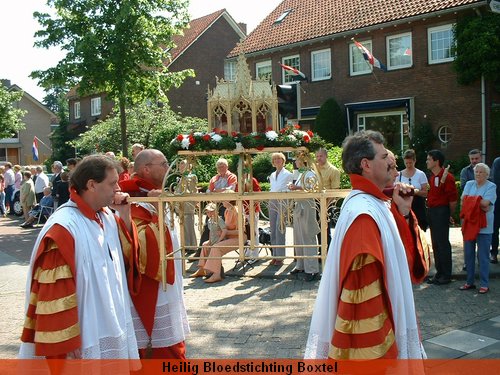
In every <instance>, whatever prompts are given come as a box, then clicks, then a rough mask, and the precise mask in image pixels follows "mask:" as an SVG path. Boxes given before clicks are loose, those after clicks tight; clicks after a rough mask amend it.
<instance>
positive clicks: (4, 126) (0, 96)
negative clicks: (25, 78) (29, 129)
mask: <svg viewBox="0 0 500 375" xmlns="http://www.w3.org/2000/svg"><path fill="white" fill-rule="evenodd" d="M22 97H23V92H22V91H9V90H7V88H6V87H5V86H3V85H2V84H0V139H2V138H9V137H12V134H14V133H16V132H18V131H19V130H22V129H24V126H25V125H24V122H23V121H22V117H23V116H24V115H25V114H26V111H25V110H23V109H20V108H16V106H15V103H16V102H18V101H20V100H21V98H22Z"/></svg>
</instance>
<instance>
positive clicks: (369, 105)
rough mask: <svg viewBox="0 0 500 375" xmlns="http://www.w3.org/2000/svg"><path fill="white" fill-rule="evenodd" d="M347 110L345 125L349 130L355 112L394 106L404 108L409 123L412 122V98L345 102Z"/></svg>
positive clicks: (393, 107)
mask: <svg viewBox="0 0 500 375" xmlns="http://www.w3.org/2000/svg"><path fill="white" fill-rule="evenodd" d="M345 107H346V110H347V126H348V130H349V132H352V131H353V130H355V129H352V126H355V125H356V121H354V120H355V116H356V114H357V113H363V112H370V111H379V110H383V109H395V108H405V110H406V114H407V115H408V121H409V125H411V124H412V123H413V121H412V117H411V116H412V115H413V111H412V107H413V98H398V99H387V100H374V101H369V102H357V103H347V104H345Z"/></svg>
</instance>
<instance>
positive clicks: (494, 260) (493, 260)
mask: <svg viewBox="0 0 500 375" xmlns="http://www.w3.org/2000/svg"><path fill="white" fill-rule="evenodd" d="M490 263H491V264H498V258H497V257H491V259H490Z"/></svg>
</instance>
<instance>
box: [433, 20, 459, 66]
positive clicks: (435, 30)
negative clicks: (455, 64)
mask: <svg viewBox="0 0 500 375" xmlns="http://www.w3.org/2000/svg"><path fill="white" fill-rule="evenodd" d="M442 31H449V32H450V33H451V39H450V41H449V44H450V45H449V47H448V48H439V49H437V48H434V49H433V47H434V46H433V44H432V34H434V33H438V32H442ZM454 43H455V41H454V38H453V24H452V23H449V24H446V25H441V26H436V27H429V28H428V29H427V56H428V62H429V64H441V63H445V62H450V61H453V60H454V59H455V56H454V55H452V51H451V49H452V46H453V44H454ZM446 49H449V54H450V56H449V57H445V58H436V59H433V58H432V51H433V50H434V51H435V50H446Z"/></svg>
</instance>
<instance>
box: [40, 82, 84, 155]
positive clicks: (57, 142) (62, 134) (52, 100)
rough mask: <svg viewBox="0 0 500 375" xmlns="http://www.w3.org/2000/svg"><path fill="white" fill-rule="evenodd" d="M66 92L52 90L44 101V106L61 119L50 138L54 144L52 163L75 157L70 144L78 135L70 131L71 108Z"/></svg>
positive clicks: (59, 89) (62, 89)
mask: <svg viewBox="0 0 500 375" xmlns="http://www.w3.org/2000/svg"><path fill="white" fill-rule="evenodd" d="M66 92H67V90H65V89H64V88H53V89H50V91H49V92H48V94H47V95H46V96H45V98H44V99H43V102H44V104H45V105H46V106H48V107H49V108H50V109H51V110H52V111H53V112H55V113H57V117H58V118H59V126H58V127H57V128H56V129H55V130H54V132H53V133H52V135H51V137H50V141H51V142H52V157H51V159H50V162H51V163H52V162H53V161H54V160H60V161H62V162H63V163H64V161H65V160H66V159H69V158H71V157H74V156H75V148H74V147H73V146H72V145H71V144H70V142H71V141H72V140H73V139H75V137H76V135H77V134H76V133H75V132H72V131H70V130H69V129H68V125H69V108H68V100H67V99H66Z"/></svg>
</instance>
